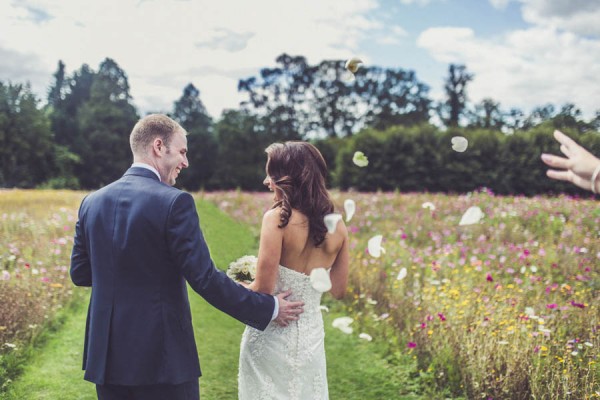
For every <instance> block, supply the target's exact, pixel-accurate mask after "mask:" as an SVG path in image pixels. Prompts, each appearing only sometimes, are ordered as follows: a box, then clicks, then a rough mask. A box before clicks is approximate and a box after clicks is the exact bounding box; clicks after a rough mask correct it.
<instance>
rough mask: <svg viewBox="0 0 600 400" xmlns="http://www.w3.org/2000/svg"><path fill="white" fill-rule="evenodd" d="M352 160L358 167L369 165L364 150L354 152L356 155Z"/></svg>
mask: <svg viewBox="0 0 600 400" xmlns="http://www.w3.org/2000/svg"><path fill="white" fill-rule="evenodd" d="M352 162H353V163H354V164H355V165H356V166H358V167H366V166H367V165H369V159H368V158H367V156H365V153H363V152H362V151H356V152H354V156H353V157H352Z"/></svg>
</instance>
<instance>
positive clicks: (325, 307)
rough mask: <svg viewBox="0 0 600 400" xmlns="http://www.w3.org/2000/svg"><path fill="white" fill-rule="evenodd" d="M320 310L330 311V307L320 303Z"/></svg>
mask: <svg viewBox="0 0 600 400" xmlns="http://www.w3.org/2000/svg"><path fill="white" fill-rule="evenodd" d="M319 310H321V311H325V312H329V307H327V306H324V305H320V306H319Z"/></svg>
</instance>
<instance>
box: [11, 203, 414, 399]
mask: <svg viewBox="0 0 600 400" xmlns="http://www.w3.org/2000/svg"><path fill="white" fill-rule="evenodd" d="M198 211H199V214H200V223H201V225H202V229H203V232H204V235H205V238H206V240H207V242H208V243H209V247H210V249H211V254H212V257H213V260H214V261H215V263H216V264H217V266H219V267H220V268H225V267H226V266H227V265H228V263H229V262H230V261H232V260H234V259H236V258H237V257H240V256H242V255H244V254H250V253H255V251H256V241H255V239H254V237H253V236H252V234H251V232H250V231H249V229H248V228H247V227H245V226H243V225H241V224H238V223H236V222H235V221H233V220H231V219H230V218H229V217H228V216H226V215H224V214H223V213H221V212H220V211H219V210H218V209H217V208H216V207H215V206H213V205H212V204H210V203H206V202H199V204H198ZM190 302H191V307H192V314H193V316H192V318H193V321H194V330H195V334H196V342H197V345H198V352H199V354H200V365H201V368H202V372H203V376H202V378H201V379H200V392H201V398H202V399H203V400H227V399H236V398H237V365H238V354H239V343H240V338H241V334H242V331H243V329H244V327H243V325H242V324H241V323H239V322H237V321H236V320H234V319H232V318H230V317H229V316H227V315H225V314H223V313H221V312H219V311H217V310H216V309H214V308H213V307H211V306H210V305H208V304H207V303H206V302H205V301H204V300H203V299H202V298H201V297H200V296H198V295H196V294H195V293H194V292H192V291H190ZM86 309H87V303H86V302H82V304H78V305H76V306H75V307H74V308H73V310H72V312H70V313H69V314H68V315H67V318H66V321H65V323H64V325H63V326H62V327H61V328H60V330H59V331H58V332H55V333H54V334H53V335H52V337H51V338H50V339H49V340H47V341H46V342H45V344H44V345H43V347H42V348H40V349H39V350H38V351H37V352H36V356H35V357H34V358H33V359H32V360H31V361H30V363H29V364H28V365H27V366H26V368H25V371H24V373H23V375H22V376H21V377H20V378H19V379H18V380H17V381H16V382H14V384H13V385H12V389H11V390H9V392H8V393H6V394H5V395H4V396H3V398H4V399H6V400H17V399H19V400H22V399H28V400H38V399H39V400H45V399H48V400H55V399H59V398H60V399H63V400H71V399H77V400H80V399H81V400H87V399H95V398H96V396H95V389H94V385H93V384H91V383H89V382H85V381H84V380H83V372H82V371H81V368H80V366H81V353H82V346H83V332H84V327H85V315H86ZM324 318H325V325H326V343H325V347H326V351H327V364H328V376H329V391H330V397H331V399H332V400H338V399H339V400H342V399H343V400H352V399H356V400H359V399H360V400H368V399H407V400H408V399H419V398H420V397H418V396H415V395H411V394H410V390H411V389H412V387H413V386H414V383H412V384H411V383H410V382H411V381H410V380H409V375H408V372H407V371H409V370H410V368H409V367H406V368H399V367H395V368H393V369H392V368H389V366H388V365H387V364H386V362H385V361H384V360H383V359H382V358H381V357H380V356H379V354H380V351H381V346H378V345H377V343H376V341H374V342H372V343H368V342H364V341H360V340H359V339H358V338H357V337H356V335H353V336H346V335H344V334H343V333H341V332H340V331H338V330H336V329H333V328H331V321H332V319H333V316H332V315H329V314H325V315H324Z"/></svg>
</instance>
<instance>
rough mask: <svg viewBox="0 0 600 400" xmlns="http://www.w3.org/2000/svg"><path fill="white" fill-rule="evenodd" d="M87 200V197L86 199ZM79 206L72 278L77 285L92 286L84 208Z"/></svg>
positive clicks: (72, 256)
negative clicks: (83, 218) (83, 216)
mask: <svg viewBox="0 0 600 400" xmlns="http://www.w3.org/2000/svg"><path fill="white" fill-rule="evenodd" d="M84 201H85V199H84ZM83 204H84V203H83V202H82V203H81V207H79V216H78V220H77V223H76V224H75V239H74V243H73V252H72V253H71V270H70V275H71V280H72V281H73V283H74V284H75V285H76V286H92V265H91V263H90V257H89V255H88V251H87V247H86V244H85V233H84V229H83V222H82V209H83Z"/></svg>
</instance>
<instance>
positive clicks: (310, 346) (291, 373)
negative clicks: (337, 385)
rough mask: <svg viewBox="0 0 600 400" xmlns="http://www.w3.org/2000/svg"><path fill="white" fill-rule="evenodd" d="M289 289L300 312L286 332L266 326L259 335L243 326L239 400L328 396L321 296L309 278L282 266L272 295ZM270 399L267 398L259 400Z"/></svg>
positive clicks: (321, 398)
mask: <svg viewBox="0 0 600 400" xmlns="http://www.w3.org/2000/svg"><path fill="white" fill-rule="evenodd" d="M287 289H291V290H292V295H291V296H290V299H292V300H302V301H304V313H302V314H301V315H300V318H299V319H298V321H295V322H294V323H291V324H290V325H288V326H287V327H280V326H279V325H277V324H276V323H275V322H271V324H269V326H268V327H267V329H265V331H264V332H261V331H259V330H257V329H254V328H251V327H246V330H245V331H244V334H243V335H242V343H241V348H240V364H239V368H240V369H239V375H238V397H239V399H242V400H245V399H248V400H255V399H263V398H264V399H290V400H305V399H314V400H326V399H328V398H329V396H328V388H327V371H326V363H325V346H324V338H325V334H324V330H323V318H322V316H321V310H320V309H319V305H320V303H321V293H320V292H318V291H316V290H314V289H313V287H312V286H311V284H310V277H309V276H308V275H305V274H302V273H300V272H296V271H293V270H291V269H288V268H285V267H283V266H280V267H279V277H278V279H277V283H276V286H275V294H277V293H281V292H283V291H285V290H287ZM265 396H270V397H265Z"/></svg>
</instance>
